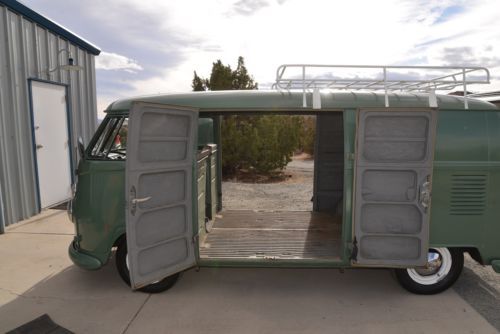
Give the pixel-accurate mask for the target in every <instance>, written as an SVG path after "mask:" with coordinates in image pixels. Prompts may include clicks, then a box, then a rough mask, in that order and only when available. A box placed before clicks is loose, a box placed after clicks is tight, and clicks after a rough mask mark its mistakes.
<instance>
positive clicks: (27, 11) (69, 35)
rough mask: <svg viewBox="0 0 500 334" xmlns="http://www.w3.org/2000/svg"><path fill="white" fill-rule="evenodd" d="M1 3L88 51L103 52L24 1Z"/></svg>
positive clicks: (2, 0)
mask: <svg viewBox="0 0 500 334" xmlns="http://www.w3.org/2000/svg"><path fill="white" fill-rule="evenodd" d="M0 4H1V5H5V6H6V7H8V8H9V9H10V10H12V11H14V12H16V13H19V14H21V15H23V16H24V17H26V18H27V19H29V20H31V21H33V22H35V23H37V24H38V25H40V26H42V27H44V28H46V29H48V30H50V31H52V32H54V33H55V34H57V35H59V36H61V37H63V38H65V39H67V40H68V41H70V42H71V43H73V44H76V45H78V46H79V47H81V48H82V49H84V50H87V51H88V52H90V53H92V54H94V55H96V56H97V55H99V54H100V53H101V50H100V49H99V48H98V47H97V46H95V45H93V44H92V43H90V42H88V41H86V40H84V39H83V38H81V37H80V36H78V35H77V34H75V33H73V32H71V31H70V30H68V29H66V28H64V27H63V26H61V25H60V24H58V23H56V22H54V21H52V20H50V19H48V18H46V17H45V16H43V15H41V14H39V13H37V12H35V11H34V10H32V9H31V8H29V7H26V6H25V5H23V4H22V3H20V2H18V1H15V0H0Z"/></svg>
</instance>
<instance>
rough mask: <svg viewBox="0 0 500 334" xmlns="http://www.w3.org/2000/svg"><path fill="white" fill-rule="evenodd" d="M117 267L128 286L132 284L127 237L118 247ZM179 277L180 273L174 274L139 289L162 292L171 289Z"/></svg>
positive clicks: (148, 291)
mask: <svg viewBox="0 0 500 334" xmlns="http://www.w3.org/2000/svg"><path fill="white" fill-rule="evenodd" d="M115 257H116V259H115V260H116V269H118V273H119V274H120V277H121V278H122V279H123V281H124V282H125V283H127V285H128V286H130V272H129V269H128V251H127V239H125V238H122V239H121V240H120V241H119V242H118V245H117V249H116V255H115ZM178 278H179V274H174V275H171V276H168V277H165V278H164V279H162V280H160V281H158V282H154V283H151V284H149V285H146V286H144V287H142V288H140V289H139V291H142V292H147V293H160V292H163V291H166V290H168V289H170V288H171V287H172V286H173V285H174V284H175V282H177V279H178Z"/></svg>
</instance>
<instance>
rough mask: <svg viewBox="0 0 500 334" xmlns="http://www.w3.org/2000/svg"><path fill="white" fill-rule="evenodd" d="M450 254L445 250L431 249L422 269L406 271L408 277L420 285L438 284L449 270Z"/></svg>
mask: <svg viewBox="0 0 500 334" xmlns="http://www.w3.org/2000/svg"><path fill="white" fill-rule="evenodd" d="M451 264H452V260H451V253H450V251H449V250H448V249H447V248H431V249H430V250H429V253H428V254H427V264H426V265H425V266H424V267H419V268H412V269H407V271H408V275H410V277H411V279H412V280H414V281H415V282H417V283H419V284H422V285H432V284H436V283H438V282H440V281H441V280H442V279H443V278H445V277H446V276H447V275H448V274H449V272H450V270H451Z"/></svg>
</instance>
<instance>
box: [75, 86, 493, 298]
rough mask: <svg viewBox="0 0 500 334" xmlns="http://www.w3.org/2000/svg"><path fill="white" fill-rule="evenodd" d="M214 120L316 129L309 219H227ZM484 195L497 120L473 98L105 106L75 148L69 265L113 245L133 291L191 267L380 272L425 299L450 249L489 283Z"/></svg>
mask: <svg viewBox="0 0 500 334" xmlns="http://www.w3.org/2000/svg"><path fill="white" fill-rule="evenodd" d="M387 81H389V80H386V82H385V83H384V84H385V85H386V87H387ZM318 103H319V104H320V106H318ZM226 115H246V116H250V117H251V116H252V115H285V116H286V115H310V116H314V117H315V118H316V137H315V141H316V142H315V157H314V187H313V194H312V195H313V196H312V197H313V200H312V201H313V203H312V209H311V210H309V211H282V210H281V211H280V210H272V211H270V210H267V211H266V210H226V209H225V205H224V203H223V202H222V186H221V185H222V182H221V157H222V155H223V154H224V147H221V122H222V118H223V117H224V116H226ZM222 135H223V134H222ZM498 185H500V110H498V108H497V107H496V106H494V105H493V104H490V103H487V102H482V101H479V100H474V99H472V98H467V97H465V98H464V97H459V96H451V95H435V94H434V92H433V91H431V92H428V93H396V92H393V91H390V90H389V91H387V90H386V91H385V92H382V93H376V92H321V93H319V92H318V91H317V90H314V91H312V92H310V91H306V90H304V91H302V92H301V91H299V92H296V91H288V90H282V91H221V92H192V93H185V94H169V95H157V96H147V97H138V98H131V99H125V100H119V101H116V102H114V103H112V104H111V105H110V106H109V107H108V108H107V110H106V117H105V119H104V120H103V122H102V123H101V125H100V126H99V128H98V130H97V132H96V133H95V136H94V137H93V139H92V140H91V141H90V143H89V145H88V147H87V148H85V149H82V150H81V160H80V163H79V166H78V170H77V184H76V188H75V195H74V198H73V199H72V201H71V203H70V204H71V205H70V207H69V211H70V215H71V217H72V221H73V223H74V225H75V237H74V240H73V242H72V243H71V245H70V246H69V255H70V257H71V259H72V261H73V262H74V263H75V264H76V265H78V266H80V267H82V268H85V269H90V270H96V269H99V268H101V267H102V266H103V265H105V264H106V263H107V262H108V260H109V259H110V256H111V254H112V250H113V249H114V248H115V247H116V255H115V260H116V265H117V268H118V272H119V273H120V276H121V277H122V278H123V280H124V281H125V282H126V283H127V284H130V285H131V287H132V288H133V289H139V290H141V291H146V292H160V291H164V290H166V289H168V288H170V287H171V286H172V285H173V284H174V283H175V281H176V280H177V278H178V275H179V273H180V272H182V271H184V270H186V269H189V268H192V267H287V268H355V267H385V268H394V270H395V274H396V277H397V279H398V281H399V282H400V283H401V285H402V286H403V287H404V288H406V289H407V290H409V291H411V292H414V293H420V294H433V293H438V292H440V291H443V290H445V289H446V288H448V287H450V286H451V285H452V284H453V283H454V282H455V281H456V279H457V278H458V276H459V275H460V273H461V270H462V267H463V262H464V257H463V254H464V252H467V253H469V254H470V255H471V256H472V257H473V258H474V259H475V260H476V261H477V262H479V263H481V264H484V265H492V266H493V269H494V270H495V271H496V272H500V205H499V204H500V192H499V191H497V188H498Z"/></svg>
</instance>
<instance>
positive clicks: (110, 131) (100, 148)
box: [90, 117, 128, 160]
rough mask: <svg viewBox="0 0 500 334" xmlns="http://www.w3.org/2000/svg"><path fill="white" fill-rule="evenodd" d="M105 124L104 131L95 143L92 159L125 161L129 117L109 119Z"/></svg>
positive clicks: (105, 120) (91, 153)
mask: <svg viewBox="0 0 500 334" xmlns="http://www.w3.org/2000/svg"><path fill="white" fill-rule="evenodd" d="M103 122H104V124H103V125H102V127H101V129H103V130H102V131H101V132H100V133H99V134H98V138H97V140H96V141H94V145H93V147H92V148H91V151H90V158H91V159H100V160H124V159H125V158H126V157H127V134H128V117H109V118H105V119H104V121H103Z"/></svg>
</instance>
